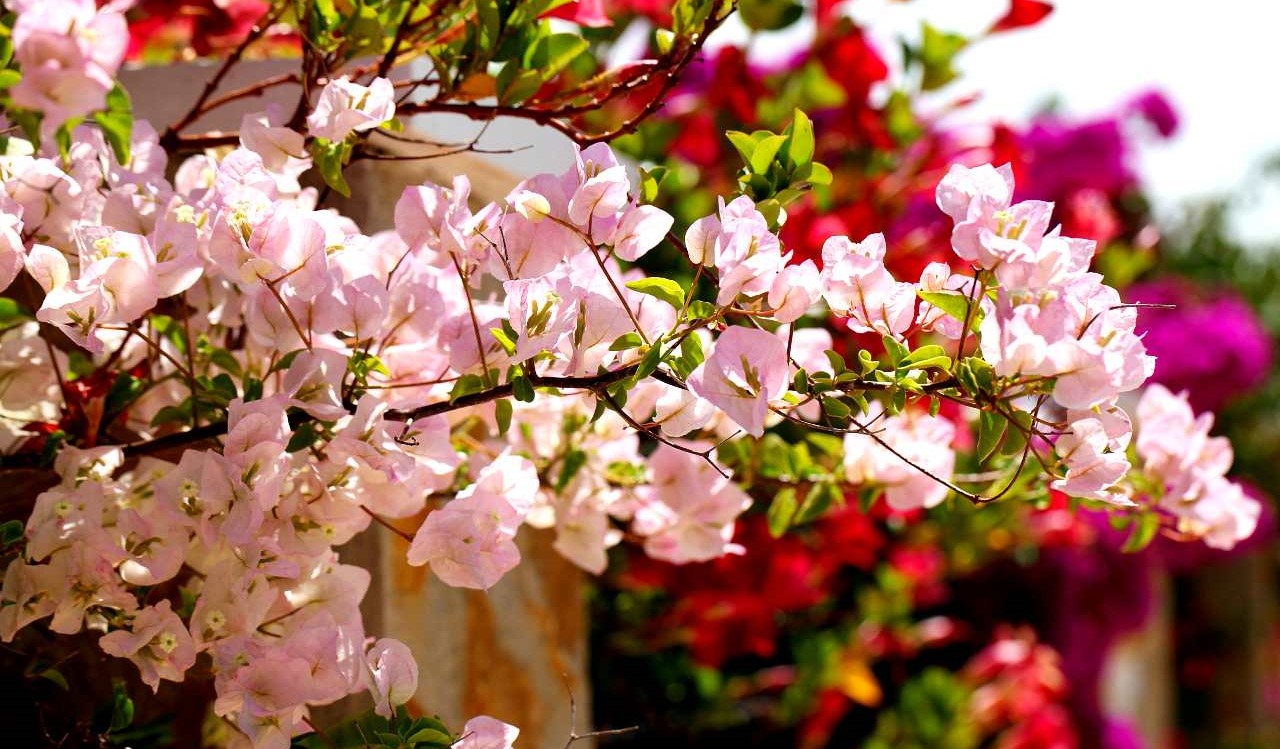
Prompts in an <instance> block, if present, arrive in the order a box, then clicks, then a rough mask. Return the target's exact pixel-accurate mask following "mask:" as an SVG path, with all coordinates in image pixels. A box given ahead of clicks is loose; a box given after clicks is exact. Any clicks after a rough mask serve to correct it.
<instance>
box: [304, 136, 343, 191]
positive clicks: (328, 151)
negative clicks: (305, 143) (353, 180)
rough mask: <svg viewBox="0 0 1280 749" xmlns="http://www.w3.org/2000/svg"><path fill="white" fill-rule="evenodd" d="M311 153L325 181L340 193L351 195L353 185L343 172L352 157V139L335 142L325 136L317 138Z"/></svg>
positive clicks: (312, 145)
mask: <svg viewBox="0 0 1280 749" xmlns="http://www.w3.org/2000/svg"><path fill="white" fill-rule="evenodd" d="M311 155H312V157H313V160H314V162H315V165H316V169H318V170H320V176H321V177H322V178H324V183H325V184H326V185H328V186H329V187H331V188H332V189H333V190H335V191H336V192H337V193H338V194H339V195H342V196H344V197H348V198H349V197H351V187H350V185H348V184H347V178H346V177H345V176H343V174H342V168H343V167H344V166H346V164H347V161H348V160H349V159H350V158H351V143H350V141H342V142H340V143H334V142H332V141H329V140H325V139H324V138H316V139H315V140H314V141H313V142H312V144H311Z"/></svg>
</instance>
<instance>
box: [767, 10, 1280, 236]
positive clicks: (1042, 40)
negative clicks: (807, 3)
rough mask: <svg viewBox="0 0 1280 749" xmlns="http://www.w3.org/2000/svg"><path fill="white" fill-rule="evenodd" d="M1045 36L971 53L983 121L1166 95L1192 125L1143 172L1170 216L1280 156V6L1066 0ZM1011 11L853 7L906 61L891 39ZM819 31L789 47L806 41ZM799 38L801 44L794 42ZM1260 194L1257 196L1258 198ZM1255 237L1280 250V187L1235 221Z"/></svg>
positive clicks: (957, 27) (967, 60)
mask: <svg viewBox="0 0 1280 749" xmlns="http://www.w3.org/2000/svg"><path fill="white" fill-rule="evenodd" d="M1056 5H1057V8H1056V10H1055V11H1054V13H1053V14H1052V15H1051V16H1050V17H1049V18H1048V19H1046V20H1045V21H1044V22H1042V23H1041V24H1040V25H1039V26H1036V27H1033V28H1031V29H1027V30H1023V31H1018V32H1013V33H1007V34H1003V35H1000V36H999V37H997V38H994V39H989V40H986V41H983V42H981V43H980V44H977V45H975V46H974V47H973V48H972V49H970V50H967V51H965V52H964V53H962V55H961V57H960V59H959V61H958V62H959V68H960V71H961V73H962V79H961V82H960V83H958V84H956V86H955V87H954V88H953V89H952V90H951V91H948V94H951V95H954V94H956V93H961V92H969V91H977V90H980V91H982V92H983V94H984V97H983V99H982V101H981V102H980V103H979V104H977V105H976V106H975V107H974V108H972V109H971V110H970V112H971V114H970V115H968V116H974V117H977V118H978V119H986V120H990V119H995V118H1001V119H1005V120H1012V121H1014V122H1020V121H1024V120H1025V119H1026V118H1027V117H1028V116H1029V115H1030V114H1031V113H1032V112H1033V111H1034V110H1035V109H1036V108H1037V107H1039V106H1040V105H1042V104H1043V103H1044V102H1045V101H1046V100H1047V99H1048V98H1049V97H1052V96H1056V97H1058V98H1059V100H1060V102H1061V104H1062V106H1063V108H1064V110H1065V111H1066V112H1067V113H1068V114H1071V115H1078V116H1089V115H1093V114H1100V113H1105V112H1107V111H1109V110H1111V109H1112V108H1113V107H1115V106H1116V105H1118V104H1119V103H1121V102H1123V101H1125V100H1126V99H1127V98H1128V97H1130V96H1132V95H1133V94H1134V93H1137V92H1139V91H1142V90H1144V89H1148V88H1152V87H1154V88H1158V89H1159V90H1161V91H1163V92H1164V93H1165V94H1166V95H1167V96H1169V97H1170V99H1171V100H1172V101H1173V103H1174V105H1175V106H1176V108H1177V109H1178V111H1179V112H1180V114H1181V115H1182V129H1181V131H1180V132H1179V134H1178V136H1177V137H1176V138H1175V139H1174V140H1173V141H1172V142H1169V143H1165V144H1160V145H1155V146H1152V147H1150V148H1148V149H1146V151H1145V152H1144V153H1143V155H1142V159H1141V162H1140V166H1141V170H1142V173H1143V176H1144V177H1145V179H1146V182H1147V185H1148V188H1149V192H1150V194H1151V195H1152V196H1153V197H1154V199H1155V200H1156V204H1157V208H1158V210H1159V211H1160V212H1161V213H1162V214H1164V215H1170V214H1171V213H1172V212H1174V211H1176V209H1177V206H1178V205H1179V204H1180V203H1182V202H1184V201H1186V200H1189V199H1194V198H1195V197H1197V196H1206V195H1214V194H1222V193H1235V192H1239V191H1240V190H1243V189H1245V187H1246V186H1247V185H1248V184H1249V183H1250V177H1251V175H1255V174H1256V172H1257V170H1258V169H1259V167H1260V163H1261V161H1263V160H1264V159H1266V158H1268V157H1269V156H1271V155H1273V154H1280V123H1278V122H1277V121H1278V120H1280V96H1278V95H1277V92H1276V89H1275V86H1274V85H1272V84H1270V83H1268V82H1269V81H1270V80H1271V78H1272V76H1273V75H1274V71H1276V70H1277V68H1280V55H1277V52H1278V51H1280V50H1277V46H1278V45H1280V39H1278V38H1277V36H1276V33H1275V29H1276V28H1277V26H1278V25H1280V4H1277V3H1273V2H1269V1H1268V0H1213V1H1212V2H1203V1H1196V2H1191V1H1189V0H1181V1H1180V0H1173V1H1170V0H1058V2H1057V3H1056ZM1007 7H1008V5H1007V0H913V2H906V3H904V2H894V1H893V0H855V2H852V3H850V4H849V11H848V12H850V14H851V15H853V16H854V17H855V18H857V19H858V20H859V21H861V22H862V23H863V25H864V26H865V27H866V28H868V29H869V30H870V31H871V32H872V33H873V34H874V35H876V36H878V37H879V38H880V39H881V40H882V41H881V43H880V45H879V47H880V49H882V50H894V49H896V45H895V44H893V39H895V38H896V37H897V36H900V35H908V36H914V35H916V34H917V33H918V31H917V30H918V28H919V23H920V19H922V18H923V19H928V20H929V22H930V23H932V24H933V25H934V26H936V27H938V28H940V29H944V30H954V31H958V32H962V33H969V34H972V33H977V32H979V31H981V30H982V29H984V28H986V27H987V26H988V25H989V24H990V23H991V21H992V20H994V19H995V18H997V17H999V16H1000V15H1001V14H1002V13H1003V12H1004V10H1005V9H1006V8H1007ZM810 33H812V32H811V31H810V30H808V29H796V30H794V31H792V32H791V34H788V35H787V36H791V37H792V38H791V39H778V40H776V41H775V40H769V41H767V42H766V41H762V42H761V43H759V44H757V50H764V49H777V48H778V47H779V46H784V44H783V42H784V41H786V42H791V41H799V42H800V43H804V39H805V38H806V37H807V35H808V34H810ZM797 36H798V37H799V39H797V38H796V37H797ZM1255 192H1256V191H1255ZM1236 229H1237V231H1238V232H1239V233H1240V234H1241V235H1242V236H1246V237H1249V238H1254V239H1259V240H1266V241H1271V242H1278V241H1280V187H1277V186H1272V187H1271V188H1269V189H1268V190H1267V191H1265V192H1262V193H1259V194H1256V195H1255V200H1254V201H1253V205H1252V207H1251V208H1250V209H1249V210H1248V211H1244V212H1241V214H1240V215H1239V216H1238V217H1237V222H1236Z"/></svg>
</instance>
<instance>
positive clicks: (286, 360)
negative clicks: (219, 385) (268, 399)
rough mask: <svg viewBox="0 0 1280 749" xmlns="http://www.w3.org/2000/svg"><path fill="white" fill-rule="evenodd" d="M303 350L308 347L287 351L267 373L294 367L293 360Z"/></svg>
mask: <svg viewBox="0 0 1280 749" xmlns="http://www.w3.org/2000/svg"><path fill="white" fill-rule="evenodd" d="M303 351H306V349H304V348H300V349H294V350H293V351H290V352H289V353H287V354H285V355H284V356H282V357H280V358H279V359H277V360H276V363H275V364H272V365H271V369H268V370H267V374H272V373H274V372H283V371H284V370H286V369H288V368H289V367H292V366H293V360H294V359H297V358H298V354H301V353H302V352H303ZM224 369H225V367H224Z"/></svg>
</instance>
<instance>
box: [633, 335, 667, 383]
mask: <svg viewBox="0 0 1280 749" xmlns="http://www.w3.org/2000/svg"><path fill="white" fill-rule="evenodd" d="M661 361H662V346H659V345H657V344H654V345H653V346H650V347H649V350H648V351H646V352H645V355H644V358H643V359H641V360H640V364H639V365H638V366H637V367H636V373H635V375H634V377H633V379H634V380H635V381H636V382H640V381H641V380H643V379H644V378H646V377H648V376H649V375H651V374H653V373H654V371H655V370H657V369H658V364H659V363H661Z"/></svg>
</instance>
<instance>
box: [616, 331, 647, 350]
mask: <svg viewBox="0 0 1280 749" xmlns="http://www.w3.org/2000/svg"><path fill="white" fill-rule="evenodd" d="M643 345H644V339H643V338H641V337H640V334H639V333H637V332H635V331H634V330H633V331H631V332H630V333H624V334H622V335H620V336H618V337H617V338H616V339H614V341H613V343H611V344H610V345H609V350H610V351H626V350H628V349H633V348H639V347H640V346H643Z"/></svg>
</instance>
